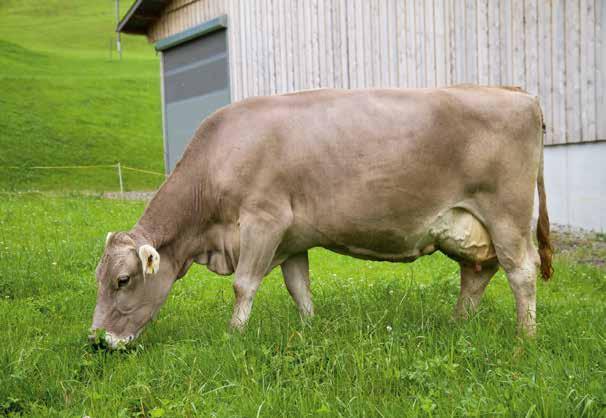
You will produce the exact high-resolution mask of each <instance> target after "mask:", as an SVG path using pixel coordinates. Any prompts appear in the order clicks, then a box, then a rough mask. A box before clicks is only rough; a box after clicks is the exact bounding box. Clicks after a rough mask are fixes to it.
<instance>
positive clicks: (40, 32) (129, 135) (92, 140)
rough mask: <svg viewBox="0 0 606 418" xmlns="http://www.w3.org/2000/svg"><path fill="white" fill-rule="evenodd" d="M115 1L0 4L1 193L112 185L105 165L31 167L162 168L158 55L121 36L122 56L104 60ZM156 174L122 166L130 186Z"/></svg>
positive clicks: (139, 40)
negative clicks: (116, 164) (118, 166)
mask: <svg viewBox="0 0 606 418" xmlns="http://www.w3.org/2000/svg"><path fill="white" fill-rule="evenodd" d="M125 3H128V2H125V1H123V2H122V4H123V5H125ZM114 4H115V3H114V2H113V1H112V0H103V1H85V0H61V1H59V0H51V1H41V0H37V1H34V0H24V1H21V0H20V1H17V0H3V1H2V2H0V149H2V152H0V189H4V190H24V189H25V190H32V189H35V190H97V191H101V190H116V189H117V188H118V179H117V175H116V170H115V169H112V168H97V169H86V170H85V169H81V170H30V169H26V168H25V167H31V166H57V165H59V166H63V165H98V164H115V163H117V162H121V163H122V164H125V165H130V166H134V167H138V168H143V169H147V170H152V171H157V172H163V171H164V168H163V156H162V149H163V147H162V132H161V116H160V97H159V94H160V93H159V91H160V88H159V64H158V59H157V57H156V55H155V53H154V51H153V47H152V46H150V45H148V44H147V41H146V40H145V38H144V37H131V36H125V37H124V38H123V47H124V57H123V60H122V61H118V60H117V56H116V54H115V52H114V55H113V59H110V53H109V45H110V39H111V38H112V37H115V34H114V32H113V29H114V25H115V16H114ZM126 6H127V4H126V5H125V7H126ZM7 166H17V167H20V168H19V169H13V168H7ZM161 180H162V177H161V176H154V175H148V174H142V173H135V172H125V186H126V188H127V189H129V190H140V189H154V188H156V187H157V186H158V185H159V183H160V182H161Z"/></svg>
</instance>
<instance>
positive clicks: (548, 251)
mask: <svg viewBox="0 0 606 418" xmlns="http://www.w3.org/2000/svg"><path fill="white" fill-rule="evenodd" d="M539 112H541V108H540V106H539ZM540 135H541V163H540V164H539V174H538V176H537V190H538V192H539V220H538V222H537V241H538V242H539V257H540V259H541V277H543V280H545V281H547V280H549V279H550V278H551V276H552V275H553V267H552V265H551V262H552V258H553V247H552V246H551V239H550V237H549V215H548V214H547V197H546V195H545V182H544V180H543V160H544V155H543V154H544V152H543V138H544V135H545V124H544V122H543V113H542V112H541V134H540Z"/></svg>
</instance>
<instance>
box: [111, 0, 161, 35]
mask: <svg viewBox="0 0 606 418" xmlns="http://www.w3.org/2000/svg"><path fill="white" fill-rule="evenodd" d="M168 3H169V1H168V0H136V1H135V2H134V3H133V4H132V5H131V6H130V8H129V9H128V11H127V12H126V14H125V15H124V17H123V18H122V20H120V22H119V23H118V26H117V27H116V32H122V33H131V34H139V35H145V34H147V29H148V28H149V26H151V24H152V23H153V22H155V21H156V20H158V19H159V18H160V16H161V14H162V12H163V10H164V8H165V7H166V6H167V5H168Z"/></svg>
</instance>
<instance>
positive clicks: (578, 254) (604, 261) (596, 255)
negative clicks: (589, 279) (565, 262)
mask: <svg viewBox="0 0 606 418" xmlns="http://www.w3.org/2000/svg"><path fill="white" fill-rule="evenodd" d="M551 235H552V239H553V246H554V248H555V253H556V255H559V256H563V257H566V258H568V259H570V260H571V261H573V262H576V263H580V264H590V265H593V266H597V267H601V268H606V233H603V232H591V231H585V230H582V229H574V228H569V227H563V226H558V225H552V229H551Z"/></svg>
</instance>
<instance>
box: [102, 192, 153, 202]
mask: <svg viewBox="0 0 606 418" xmlns="http://www.w3.org/2000/svg"><path fill="white" fill-rule="evenodd" d="M155 194H156V192H124V193H120V192H105V193H103V194H102V195H101V197H103V198H104V199H124V200H142V201H145V202H148V201H150V200H151V198H152V197H154V195H155Z"/></svg>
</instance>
